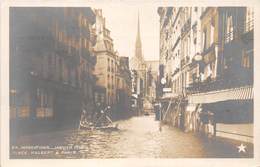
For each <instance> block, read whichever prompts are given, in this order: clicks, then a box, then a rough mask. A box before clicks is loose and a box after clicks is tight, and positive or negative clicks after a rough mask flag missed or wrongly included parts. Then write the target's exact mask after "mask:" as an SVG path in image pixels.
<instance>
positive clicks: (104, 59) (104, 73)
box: [95, 9, 118, 106]
mask: <svg viewBox="0 0 260 167" xmlns="http://www.w3.org/2000/svg"><path fill="white" fill-rule="evenodd" d="M95 14H96V24H95V31H96V34H97V40H96V45H95V54H96V57H97V63H96V66H95V75H96V77H97V86H99V87H101V88H103V90H104V91H103V92H102V91H101V93H104V94H105V95H104V99H105V100H104V104H103V105H111V106H112V105H114V104H115V103H116V71H117V60H118V58H117V57H118V55H117V53H116V51H115V50H114V44H113V39H112V38H111V36H110V30H108V29H107V28H106V20H105V17H104V16H103V14H102V10H101V9H96V10H95Z"/></svg>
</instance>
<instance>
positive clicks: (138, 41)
mask: <svg viewBox="0 0 260 167" xmlns="http://www.w3.org/2000/svg"><path fill="white" fill-rule="evenodd" d="M137 19H138V21H137V36H136V42H135V57H136V59H137V61H138V62H143V53H142V42H141V34H140V20H139V11H138V18H137Z"/></svg>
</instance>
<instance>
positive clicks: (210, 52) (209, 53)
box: [201, 43, 218, 64]
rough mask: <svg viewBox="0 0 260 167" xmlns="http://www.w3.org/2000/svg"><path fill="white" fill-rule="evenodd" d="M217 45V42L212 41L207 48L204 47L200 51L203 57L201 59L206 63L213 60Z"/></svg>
mask: <svg viewBox="0 0 260 167" xmlns="http://www.w3.org/2000/svg"><path fill="white" fill-rule="evenodd" d="M217 47H218V45H217V43H212V44H211V45H210V46H209V47H208V48H207V49H204V51H203V52H202V53H201V56H202V57H203V61H204V62H205V63H206V64H208V63H209V62H212V61H214V60H215V58H216V56H215V55H216V49H217Z"/></svg>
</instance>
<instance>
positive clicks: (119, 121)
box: [1, 4, 258, 165]
mask: <svg viewBox="0 0 260 167" xmlns="http://www.w3.org/2000/svg"><path fill="white" fill-rule="evenodd" d="M7 11H8V13H9V14H8V18H6V20H8V29H9V30H8V31H6V32H8V34H6V36H8V38H9V40H6V41H4V40H3V38H2V39H1V43H3V42H4V43H5V42H8V46H9V47H8V49H7V50H8V53H9V56H8V55H7V58H8V59H9V61H8V66H7V67H8V68H9V69H8V71H9V74H8V73H7V75H9V80H8V81H5V82H6V83H7V86H8V88H9V90H7V91H6V92H8V95H7V97H6V98H8V100H7V101H8V104H7V105H8V106H7V108H8V112H6V113H7V115H8V117H6V118H5V119H7V122H8V129H7V131H8V132H6V130H4V131H5V132H2V133H1V140H2V139H3V138H6V137H4V136H2V134H3V133H5V134H8V137H7V139H8V141H7V142H8V143H9V145H8V146H7V147H8V150H7V152H6V153H7V154H8V155H6V157H7V158H8V159H9V160H10V161H12V160H21V159H23V160H25V159H26V160H35V159H36V160H48V159H52V160H54V159H70V160H72V159H74V160H76V159H85V160H93V159H96V160H101V159H111V160H116V159H129V158H130V159H132V158H134V159H157V160H158V159H168V160H171V159H182V160H183V161H185V159H193V160H200V159H204V160H205V159H206V160H207V159H215V161H218V159H219V160H221V159H223V158H224V159H229V160H230V159H233V158H234V160H239V159H244V160H245V159H246V160H250V161H251V160H254V159H255V158H256V156H258V154H256V147H257V145H256V143H255V142H256V140H255V139H256V133H254V130H255V124H256V123H257V122H256V121H255V116H254V115H256V114H255V107H254V103H255V102H254V101H255V100H254V94H255V91H254V90H255V88H254V73H255V72H256V70H255V67H254V64H256V62H254V53H255V49H254V45H256V44H254V43H255V40H254V39H255V35H254V28H255V17H256V16H255V11H256V8H254V7H252V6H246V5H240V6H210V5H208V6H200V5H198V6H196V4H194V6H187V5H181V6H180V5H172V4H170V5H154V6H149V5H147V6H145V5H144V6H142V7H139V6H135V5H124V6H120V5H118V6H116V5H115V6H114V7H111V6H110V5H107V6H102V7H99V6H91V5H89V6H82V7H79V6H12V5H11V6H10V7H8V9H7ZM2 34H3V31H2ZM2 53H3V52H2ZM6 62H7V61H6ZM1 65H2V59H1ZM1 70H3V68H1ZM1 74H3V72H1ZM1 78H2V77H1ZM1 83H2V81H1ZM1 90H2V86H1ZM256 103H257V102H256ZM1 110H2V108H1ZM1 114H2V113H1ZM1 120H3V119H2V118H1ZM1 124H2V123H1ZM2 125H3V124H2ZM1 129H2V127H1ZM3 143H4V142H3V141H1V147H2V144H3ZM2 153H3V151H2ZM231 161H232V160H231ZM205 162H206V161H205ZM237 162H238V161H237ZM179 163H180V162H179ZM151 164H152V161H151ZM151 164H150V165H151ZM157 165H158V164H157Z"/></svg>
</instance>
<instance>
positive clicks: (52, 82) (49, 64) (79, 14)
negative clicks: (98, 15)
mask: <svg viewBox="0 0 260 167" xmlns="http://www.w3.org/2000/svg"><path fill="white" fill-rule="evenodd" d="M21 20H23V21H21ZM94 23H95V14H94V12H93V11H92V9H90V8H44V7H43V8H11V9H10V121H11V129H12V130H11V132H13V133H15V134H18V133H17V132H21V133H22V132H24V131H29V132H32V131H34V130H36V129H40V130H47V129H48V128H47V126H49V125H53V126H51V127H52V128H53V127H56V128H63V127H66V126H76V124H78V121H79V117H80V113H81V111H82V108H88V109H89V111H88V112H92V111H90V110H91V108H92V107H93V104H94V101H93V92H92V90H93V87H94V84H95V79H94V76H93V74H92V73H93V70H94V65H95V62H96V59H95V56H94V54H93V45H94V44H95V35H94V34H93V33H92V25H93V24H94Z"/></svg>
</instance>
